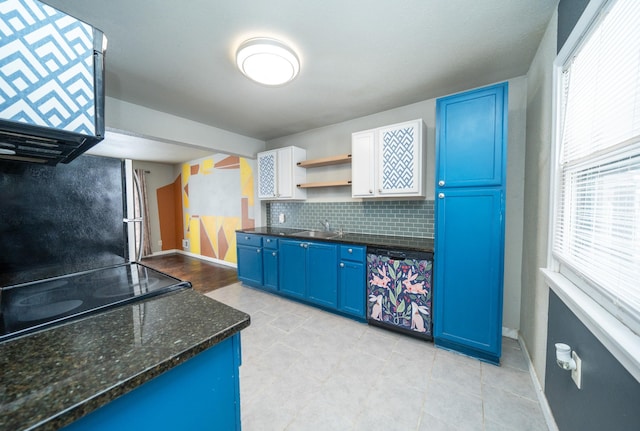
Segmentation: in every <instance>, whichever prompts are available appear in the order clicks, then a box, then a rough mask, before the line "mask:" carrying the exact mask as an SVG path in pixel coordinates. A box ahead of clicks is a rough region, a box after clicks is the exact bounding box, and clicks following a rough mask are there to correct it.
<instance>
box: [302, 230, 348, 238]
mask: <svg viewBox="0 0 640 431" xmlns="http://www.w3.org/2000/svg"><path fill="white" fill-rule="evenodd" d="M293 236H300V237H305V238H321V239H322V238H324V239H331V238H339V237H340V236H342V235H341V234H340V233H339V232H331V231H326V230H306V231H302V232H296V233H295V234H293Z"/></svg>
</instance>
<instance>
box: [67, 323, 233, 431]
mask: <svg viewBox="0 0 640 431" xmlns="http://www.w3.org/2000/svg"><path fill="white" fill-rule="evenodd" d="M240 362H241V360H240V333H236V334H235V335H233V336H231V337H229V338H227V339H226V340H224V341H222V342H220V343H218V344H216V345H215V346H212V347H210V348H209V349H207V350H205V351H204V352H202V353H200V354H198V355H196V356H194V357H193V358H190V359H188V360H187V361H185V362H183V363H182V364H180V365H178V366H176V367H174V368H172V369H170V370H169V371H166V372H165V373H163V374H160V375H159V376H157V377H155V378H154V379H152V380H150V381H148V382H146V383H144V384H142V385H141V386H139V387H137V388H136V389H134V390H132V391H131V392H128V393H126V394H125V395H122V396H121V397H119V398H116V399H115V400H113V401H112V402H110V403H108V404H106V405H104V406H102V407H100V408H99V409H97V410H95V411H93V412H91V413H89V414H88V415H87V416H85V417H83V418H81V419H79V420H77V421H76V422H73V423H72V424H70V425H68V426H67V427H65V428H63V429H64V431H87V430H91V431H113V430H120V431H130V430H131V431H134V430H135V431H139V430H159V431H161V430H181V431H192V430H193V431H195V430H211V431H233V430H235V431H240V429H241V424H240V380H239V375H238V374H239V367H240Z"/></svg>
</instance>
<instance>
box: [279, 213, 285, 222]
mask: <svg viewBox="0 0 640 431" xmlns="http://www.w3.org/2000/svg"><path fill="white" fill-rule="evenodd" d="M284 220H285V218H284V213H280V215H279V216H278V221H279V222H280V223H284Z"/></svg>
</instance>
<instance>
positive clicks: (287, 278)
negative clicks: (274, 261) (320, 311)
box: [279, 240, 307, 299]
mask: <svg viewBox="0 0 640 431" xmlns="http://www.w3.org/2000/svg"><path fill="white" fill-rule="evenodd" d="M306 246H307V243H306V242H302V241H295V240H281V241H280V262H279V263H280V271H279V273H280V292H282V293H285V294H287V295H290V296H294V297H296V298H300V299H304V298H305V297H306V294H307V289H306V280H307V275H306V271H307V250H306V248H305V247H306Z"/></svg>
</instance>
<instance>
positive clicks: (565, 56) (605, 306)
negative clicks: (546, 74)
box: [541, 0, 640, 381]
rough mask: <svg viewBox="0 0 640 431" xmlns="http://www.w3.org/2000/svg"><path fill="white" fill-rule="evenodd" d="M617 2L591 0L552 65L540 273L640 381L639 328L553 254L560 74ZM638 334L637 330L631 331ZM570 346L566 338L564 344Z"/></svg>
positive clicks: (559, 181)
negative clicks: (544, 240) (545, 239)
mask: <svg viewBox="0 0 640 431" xmlns="http://www.w3.org/2000/svg"><path fill="white" fill-rule="evenodd" d="M613 1H615V0H591V1H590V2H589V4H588V5H587V7H586V8H585V10H584V12H583V14H582V16H581V18H580V19H579V20H578V22H577V24H576V26H575V27H574V29H573V31H572V32H571V34H570V35H569V37H568V38H567V40H566V42H565V44H564V46H563V47H562V49H561V50H560V52H559V53H558V55H557V56H556V59H555V61H554V63H553V99H552V100H553V106H552V120H553V126H552V127H553V129H552V151H551V156H552V159H551V164H550V168H551V169H550V174H551V181H550V184H549V187H550V193H549V203H550V205H549V231H548V243H547V244H548V249H547V267H546V268H542V269H541V271H542V274H543V276H544V278H545V280H546V282H547V284H548V285H549V287H550V288H551V289H552V290H553V291H554V292H555V293H556V294H557V295H558V296H559V297H560V299H562V301H563V302H564V303H565V304H566V305H567V306H568V307H569V309H570V310H571V311H572V312H573V313H574V314H575V315H576V316H577V317H578V318H579V319H580V320H581V321H582V323H583V324H585V326H586V327H587V328H588V329H589V330H590V331H591V332H592V333H593V334H594V335H595V336H596V338H598V340H599V341H600V342H601V343H602V344H603V345H604V346H605V347H606V348H607V349H608V350H609V351H610V352H611V353H612V355H613V356H614V357H615V358H616V359H617V360H618V361H620V363H621V364H622V365H623V366H624V367H625V368H626V369H627V370H628V371H629V372H630V373H631V374H632V375H633V376H634V377H635V378H636V380H638V381H640V336H639V335H638V334H640V326H639V325H638V322H637V321H635V320H634V319H629V318H627V317H625V316H622V315H620V314H619V313H617V312H616V311H615V305H614V304H612V301H611V300H610V299H609V297H608V293H607V292H606V291H604V290H602V289H600V288H598V287H597V286H594V285H593V284H592V283H591V282H589V281H588V280H587V279H586V278H584V277H583V276H582V275H581V274H580V272H578V271H574V270H573V269H572V268H571V267H570V266H569V265H567V264H566V263H564V262H563V261H562V260H560V259H558V258H556V257H555V256H554V252H553V247H554V236H555V229H556V228H555V221H556V220H557V217H556V216H557V213H558V211H559V209H560V208H561V202H560V199H561V188H560V187H561V185H562V170H561V169H560V165H559V161H560V160H561V154H560V151H561V144H562V136H561V134H562V130H561V124H562V122H561V118H560V116H561V115H562V113H563V110H562V102H563V70H564V67H565V65H566V63H567V62H568V60H569V59H570V58H571V57H572V56H573V54H574V53H575V52H576V50H577V49H579V48H580V46H581V44H582V41H583V39H584V38H585V36H587V35H588V34H589V33H590V31H591V29H592V26H593V25H594V24H597V21H599V19H600V15H601V13H602V12H603V11H606V10H607V9H608V8H609V7H610V5H611V4H612V2H613ZM634 331H636V332H634ZM567 341H568V342H570V340H567Z"/></svg>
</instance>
